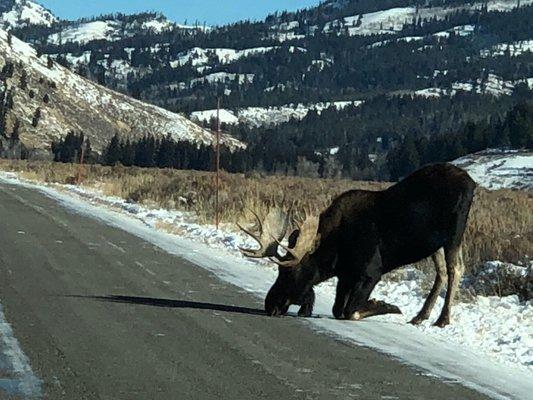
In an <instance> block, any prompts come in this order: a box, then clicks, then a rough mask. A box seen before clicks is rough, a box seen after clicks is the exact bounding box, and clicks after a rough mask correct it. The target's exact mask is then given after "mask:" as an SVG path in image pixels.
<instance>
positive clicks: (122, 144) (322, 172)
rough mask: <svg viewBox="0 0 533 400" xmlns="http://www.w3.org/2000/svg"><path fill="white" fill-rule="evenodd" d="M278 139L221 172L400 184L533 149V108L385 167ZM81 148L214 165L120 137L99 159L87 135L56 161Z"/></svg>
mask: <svg viewBox="0 0 533 400" xmlns="http://www.w3.org/2000/svg"><path fill="white" fill-rule="evenodd" d="M278 137H279V136H278V135H270V136H269V135H265V136H263V137H262V139H261V140H260V141H254V142H253V143H252V144H250V146H249V147H248V148H247V149H246V150H240V151H236V152H230V151H229V150H228V149H227V148H225V147H222V150H221V167H222V168H223V169H224V170H226V171H229V172H251V171H258V172H264V173H268V174H283V175H298V176H308V177H327V178H335V177H347V178H356V179H378V180H386V179H391V180H397V179H399V178H401V177H402V176H405V175H407V174H408V173H410V172H412V171H414V170H415V169H417V168H419V167H420V166H422V165H424V164H428V163H433V162H442V161H451V160H454V159H456V158H459V157H462V156H464V155H467V154H470V153H474V152H477V151H480V150H484V149H487V148H496V147H498V148H514V149H520V148H533V104H531V103H522V104H519V105H517V106H515V107H514V108H513V109H511V111H509V112H508V113H507V114H506V115H505V117H504V118H502V119H501V120H500V119H499V118H497V117H496V118H493V119H492V120H491V121H489V122H477V123H472V122H470V123H466V124H465V125H464V127H463V128H462V129H461V130H459V131H458V132H457V133H448V134H437V135H434V136H429V137H427V136H422V137H415V136H414V135H409V134H408V135H406V136H404V138H403V140H402V141H400V142H399V143H395V144H394V145H390V146H391V149H390V151H389V152H388V155H387V157H386V159H385V162H384V163H382V164H379V163H378V162H377V161H376V160H371V159H370V158H369V157H368V154H367V153H366V151H360V150H359V149H358V148H357V147H353V146H344V147H341V148H339V149H337V152H336V153H335V152H334V153H335V154H331V152H325V153H319V152H316V151H315V150H313V147H312V146H309V147H302V148H300V149H297V148H296V147H295V146H289V145H288V143H286V142H284V141H280V140H278V139H277V138H278ZM381 145H383V144H381ZM82 148H84V150H85V151H84V154H85V162H88V163H90V162H100V163H102V164H104V165H117V164H121V165H124V166H138V167H146V168H150V167H157V168H175V169H184V170H187V169H192V170H203V171H209V170H212V169H213V167H214V162H215V152H214V149H213V147H212V146H207V145H203V144H195V143H190V142H187V141H180V142H177V141H175V140H173V139H172V138H171V137H170V136H168V137H166V138H162V139H160V138H155V137H152V136H145V137H143V138H140V139H138V140H130V139H129V138H121V137H119V136H118V135H115V136H114V137H113V138H112V139H111V141H110V143H109V145H108V146H107V147H106V149H105V150H104V151H103V154H102V155H101V156H98V155H97V154H96V153H94V152H93V151H92V150H91V145H90V142H89V140H88V139H87V140H85V139H84V136H83V134H75V133H73V132H70V133H69V134H68V135H67V136H66V137H65V138H64V139H62V140H60V141H59V142H54V143H53V145H52V152H53V153H54V160H55V161H61V162H79V160H80V155H81V150H82ZM365 174H366V175H365Z"/></svg>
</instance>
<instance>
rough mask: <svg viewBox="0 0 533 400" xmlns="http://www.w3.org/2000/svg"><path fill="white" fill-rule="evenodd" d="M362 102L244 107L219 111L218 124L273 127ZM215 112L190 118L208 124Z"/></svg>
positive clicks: (206, 111)
mask: <svg viewBox="0 0 533 400" xmlns="http://www.w3.org/2000/svg"><path fill="white" fill-rule="evenodd" d="M361 103H362V101H359V100H356V101H335V102H327V103H316V104H288V105H285V106H275V107H246V108H241V109H237V110H226V109H222V110H220V122H222V123H225V124H228V125H235V124H239V123H242V124H245V125H248V126H250V127H262V126H266V127H268V126H275V125H279V124H283V123H285V122H289V121H290V120H291V119H294V120H302V119H304V118H305V117H306V116H307V114H309V112H310V111H315V112H317V113H318V114H320V113H321V112H322V111H323V110H326V109H328V108H335V109H337V110H340V109H343V108H346V107H349V106H352V107H357V106H359V105H361ZM216 115H217V110H204V111H195V112H193V113H191V115H190V117H191V119H192V120H193V121H199V122H208V121H210V120H211V119H213V118H216Z"/></svg>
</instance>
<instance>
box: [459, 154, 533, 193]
mask: <svg viewBox="0 0 533 400" xmlns="http://www.w3.org/2000/svg"><path fill="white" fill-rule="evenodd" d="M453 164H455V165H457V166H458V167H461V168H463V169H464V170H466V171H467V172H468V173H469V174H470V176H471V177H472V179H474V180H475V181H476V182H477V183H478V184H479V185H480V186H483V187H484V188H487V189H490V190H498V189H523V190H532V189H533V152H530V151H504V150H498V149H493V150H485V151H482V152H479V153H475V154H470V155H467V156H464V157H461V158H459V159H457V160H455V161H454V162H453Z"/></svg>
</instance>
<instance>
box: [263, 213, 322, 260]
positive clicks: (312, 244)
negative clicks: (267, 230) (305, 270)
mask: <svg viewBox="0 0 533 400" xmlns="http://www.w3.org/2000/svg"><path fill="white" fill-rule="evenodd" d="M318 224H319V218H318V217H317V216H315V215H311V216H310V215H306V217H305V220H304V222H303V223H301V224H297V227H298V231H299V234H298V238H297V240H296V243H295V244H294V247H288V246H285V245H284V244H283V243H281V242H280V240H276V242H277V244H278V245H279V246H281V247H282V248H283V249H285V251H286V252H287V254H286V255H285V256H283V257H280V256H278V255H275V256H274V257H275V258H274V259H272V261H274V262H275V263H276V264H278V265H279V266H280V267H286V268H292V267H295V266H297V265H298V264H299V263H300V261H301V260H302V258H304V256H305V255H306V254H307V253H312V252H313V251H314V250H315V248H316V244H317V243H318V241H319V240H320V238H319V235H318ZM293 233H294V232H293Z"/></svg>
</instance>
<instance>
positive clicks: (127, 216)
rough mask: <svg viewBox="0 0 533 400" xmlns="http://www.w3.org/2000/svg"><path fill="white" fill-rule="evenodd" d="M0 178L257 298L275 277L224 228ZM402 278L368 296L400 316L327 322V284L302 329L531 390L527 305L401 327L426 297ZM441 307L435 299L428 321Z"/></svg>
mask: <svg viewBox="0 0 533 400" xmlns="http://www.w3.org/2000/svg"><path fill="white" fill-rule="evenodd" d="M0 177H1V179H2V180H3V181H4V182H5V183H9V184H17V185H24V186H26V187H30V188H34V189H38V190H41V191H42V192H44V193H45V194H47V195H48V196H50V197H52V198H54V199H57V200H58V201H59V202H60V203H62V204H63V205H64V206H66V207H68V208H71V209H74V210H76V211H77V212H79V213H82V214H84V215H87V216H90V217H92V218H97V219H99V220H101V221H102V222H104V223H106V224H109V225H112V226H115V227H118V228H120V229H124V230H126V231H128V232H130V233H132V234H135V235H137V236H139V237H141V238H143V239H144V240H147V241H149V242H151V243H154V244H156V245H157V246H159V247H161V248H162V249H164V250H165V251H167V252H169V253H171V254H176V255H178V256H180V257H183V258H185V259H187V260H189V261H191V262H194V263H196V264H197V265H199V266H202V267H203V268H206V269H207V270H209V271H211V272H213V273H214V274H216V275H217V276H219V277H220V278H221V279H223V280H225V281H227V282H230V283H232V284H235V285H237V286H240V287H242V288H243V289H245V290H247V291H249V292H251V293H253V294H255V295H258V296H261V297H263V296H264V295H265V294H266V292H267V291H268V289H269V286H270V284H271V282H273V280H274V279H275V276H276V274H277V272H276V269H275V268H274V267H273V266H272V265H269V264H268V263H265V262H264V261H255V262H252V261H250V260H245V259H243V258H242V257H241V256H240V254H239V252H238V251H237V247H238V246H243V245H245V246H250V245H252V243H251V241H250V240H249V239H248V238H245V237H243V236H241V235H240V234H236V233H234V232H232V231H230V230H228V229H227V228H228V227H227V226H226V227H224V228H225V229H222V230H221V231H218V232H217V231H216V230H215V229H214V227H213V226H204V225H200V224H197V223H196V222H195V218H194V215H191V214H190V213H183V212H179V211H170V210H164V209H160V210H156V209H149V208H146V207H143V206H141V205H139V204H132V203H128V202H126V201H125V200H123V199H119V198H112V197H106V196H104V195H102V193H100V192H98V191H97V190H90V189H87V188H79V187H75V186H66V185H62V186H60V185H54V186H43V185H35V184H31V183H28V182H23V181H21V180H19V179H18V178H17V177H16V175H14V174H10V173H2V174H1V175H0ZM162 222H163V223H167V224H171V225H172V227H173V228H175V229H176V230H177V231H178V232H180V236H177V235H173V234H170V233H166V232H163V231H161V230H158V229H157V227H158V226H161V223H162ZM215 249H216V251H213V250H215ZM403 271H404V272H403V273H404V279H402V280H401V281H400V282H393V281H391V280H385V281H384V282H381V283H380V284H379V285H378V287H377V288H376V290H375V291H374V293H373V297H375V298H378V299H385V300H386V301H388V302H391V303H393V304H396V305H398V306H399V307H400V308H401V309H402V311H403V313H404V314H403V315H400V316H398V315H390V316H382V317H376V318H373V319H369V320H366V321H362V322H359V323H354V322H350V321H337V320H333V319H331V317H330V315H331V312H330V309H331V305H332V304H333V298H334V292H335V282H334V281H329V282H326V283H324V284H322V285H319V286H318V287H317V302H316V308H315V312H316V313H317V316H316V318H310V319H306V320H304V319H302V321H303V322H306V323H308V324H309V326H310V327H311V328H312V329H316V330H318V331H321V332H326V333H328V334H331V335H334V336H336V337H339V338H341V339H342V340H347V341H350V342H354V343H357V344H360V345H364V346H368V347H371V348H374V349H377V350H379V351H381V352H384V353H387V354H389V355H391V356H393V357H395V358H398V359H400V360H402V361H403V362H406V363H408V364H411V365H414V366H416V367H418V368H421V369H423V370H425V371H427V373H430V374H432V375H437V376H439V377H442V378H444V379H446V380H450V381H454V382H460V383H461V384H463V385H466V386H468V387H471V388H474V389H475V390H478V391H480V392H482V393H485V394H487V395H489V396H491V397H493V398H498V399H509V398H511V399H525V398H527V397H528V396H529V395H530V393H531V391H532V390H533V383H532V381H531V379H530V377H531V372H532V371H533V346H532V340H533V337H532V332H533V304H531V302H527V303H521V302H519V301H518V299H517V298H516V296H508V297H503V298H499V297H482V296H479V297H477V298H476V299H475V301H473V302H471V303H460V304H457V305H456V306H455V308H454V311H453V317H454V323H453V325H451V326H449V327H446V328H444V329H439V328H435V327H433V326H431V324H430V321H428V322H426V323H424V324H422V325H421V326H419V327H414V326H411V325H409V324H407V323H406V322H407V321H408V320H409V319H410V318H412V317H413V316H414V315H415V314H416V312H418V310H419V309H420V307H421V305H422V303H423V300H424V296H425V293H423V291H422V290H421V288H420V279H419V277H420V272H419V271H416V270H414V269H409V268H407V269H404V270H403ZM441 306H442V299H441V298H440V299H439V302H438V304H437V305H436V307H435V311H434V313H433V315H432V316H431V321H434V319H435V318H436V314H437V313H438V310H440V307H441Z"/></svg>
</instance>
